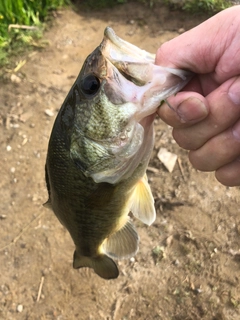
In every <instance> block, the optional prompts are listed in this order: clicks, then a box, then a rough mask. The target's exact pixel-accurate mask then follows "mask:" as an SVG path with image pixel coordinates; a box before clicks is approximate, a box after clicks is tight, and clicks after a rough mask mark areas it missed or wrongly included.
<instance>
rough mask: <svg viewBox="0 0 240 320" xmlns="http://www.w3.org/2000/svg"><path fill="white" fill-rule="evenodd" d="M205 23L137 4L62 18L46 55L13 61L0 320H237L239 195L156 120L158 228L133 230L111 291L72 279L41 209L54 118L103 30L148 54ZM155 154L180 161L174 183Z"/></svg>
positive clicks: (84, 273)
mask: <svg viewBox="0 0 240 320" xmlns="http://www.w3.org/2000/svg"><path fill="white" fill-rule="evenodd" d="M205 19H207V17H206V16H201V17H199V16H198V17H195V16H192V15H191V16H190V15H187V14H184V13H182V12H181V13H180V12H177V11H169V9H167V8H165V7H164V6H161V7H155V8H154V10H150V9H149V8H147V7H146V6H143V5H141V4H136V3H134V4H133V3H130V4H124V5H121V6H117V7H115V8H113V9H109V10H104V11H101V12H85V11H83V10H79V11H77V12H76V11H75V12H74V11H72V10H63V11H61V12H59V13H58V14H57V17H56V19H55V20H54V22H53V26H52V27H51V28H49V30H48V31H47V32H46V34H45V38H46V39H47V41H49V45H48V46H46V47H45V48H44V49H43V50H41V51H39V50H37V51H34V52H31V53H30V54H28V55H27V56H26V57H19V60H21V59H24V58H25V59H26V64H25V65H24V66H23V67H22V68H21V69H20V70H19V71H18V72H17V73H12V74H11V80H4V81H3V80H0V81H1V82H0V101H1V103H0V120H1V125H0V130H1V133H0V146H1V157H0V177H1V179H0V188H1V201H0V232H1V237H0V266H1V276H0V319H4V320H5V319H7V320H11V319H12V320H15V319H16V320H18V319H24V320H25V319H26V320H27V319H28V320H35V319H36V320H40V319H41V320H47V319H58V320H72V319H80V320H81V319H83V320H92V319H93V320H95V319H104V320H118V319H119V320H120V319H121V320H130V319H138V320H151V319H161V320H162V319H163V320H165V319H166V320H168V319H173V320H190V319H192V320H198V319H206V320H208V319H209V320H210V319H211V320H225V319H226V320H235V319H236V320H237V319H240V208H239V188H227V187H224V186H222V185H220V184H219V183H218V182H217V181H216V180H215V178H214V175H213V174H210V173H202V172H198V171H197V170H195V169H193V168H192V166H191V165H190V163H189V162H188V158H187V151H185V150H182V149H180V148H179V147H178V146H177V145H176V143H175V142H174V141H173V139H172V136H171V128H170V127H168V126H166V125H165V124H164V123H162V122H161V121H160V120H156V124H155V128H156V144H155V148H154V151H153V155H152V159H151V162H150V170H149V171H148V176H149V179H150V182H151V186H152V190H153V195H154V198H155V201H156V209H157V219H156V222H155V223H154V224H153V225H152V226H151V227H147V226H145V225H143V224H142V223H140V222H138V221H135V225H136V226H137V229H138V232H139V234H140V237H141V240H140V249H139V252H138V253H137V255H136V256H135V258H134V259H131V260H126V261H125V260H124V261H120V262H119V263H118V265H119V269H120V276H119V278H118V279H116V280H110V281H106V280H103V279H101V278H99V277H98V276H97V275H96V274H95V273H94V272H93V271H92V270H90V269H81V270H74V269H73V268H72V255H73V250H74V246H73V243H72V240H71V238H70V236H69V234H68V232H67V231H66V230H65V229H64V228H63V227H62V225H61V224H60V223H59V222H58V220H57V219H56V217H55V216H54V214H53V213H52V212H51V211H49V210H47V209H45V208H44V207H43V206H42V204H43V203H44V202H45V201H46V200H47V191H46V187H45V180H44V164H45V158H46V151H47V144H48V139H49V135H50V132H51V128H52V125H53V121H54V118H55V116H56V114H57V111H58V110H59V108H60V106H61V104H62V102H63V100H64V98H65V96H66V94H67V92H68V91H69V89H70V87H71V85H72V84H73V82H74V80H75V78H76V76H77V74H78V72H79V70H80V68H81V66H82V63H83V61H84V59H85V58H86V56H87V55H88V54H89V53H90V52H92V50H93V49H94V48H95V47H96V46H97V45H98V44H99V43H100V41H101V39H102V35H103V30H104V28H105V26H107V25H109V26H111V27H113V28H114V30H115V31H116V33H117V34H118V35H119V36H120V37H122V38H124V39H126V40H127V41H129V42H132V43H134V44H136V45H138V46H140V47H141V48H143V49H146V50H148V51H150V52H153V53H154V52H155V51H156V49H157V48H158V46H159V45H161V43H163V42H165V41H167V40H169V39H171V38H173V37H175V36H177V35H178V34H179V32H182V30H183V29H184V30H187V29H189V28H191V27H193V26H195V25H197V24H199V23H200V22H201V21H203V20H205ZM203 36H204V35H203ZM176 50H177V48H176ZM160 147H164V148H167V149H168V150H169V151H170V152H174V153H176V154H177V155H178V159H179V161H178V163H177V164H176V166H175V169H174V171H173V172H172V173H169V172H168V171H167V170H166V169H165V168H164V167H163V165H162V164H161V162H160V161H159V159H158V158H157V152H158V150H159V149H160Z"/></svg>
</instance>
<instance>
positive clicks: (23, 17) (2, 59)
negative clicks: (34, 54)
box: [0, 0, 70, 64]
mask: <svg viewBox="0 0 240 320" xmlns="http://www.w3.org/2000/svg"><path fill="white" fill-rule="evenodd" d="M69 3H70V0H38V1H36V0H0V64H3V63H6V60H7V56H8V55H11V54H12V53H13V52H14V51H18V50H20V49H22V45H24V47H26V46H32V45H36V40H37V39H39V37H40V36H41V33H42V22H43V21H44V20H45V19H46V17H47V15H48V13H49V11H51V10H54V9H57V8H58V7H61V6H63V5H65V4H69ZM32 27H36V28H35V29H34V28H32Z"/></svg>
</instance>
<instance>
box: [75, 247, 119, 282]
mask: <svg viewBox="0 0 240 320" xmlns="http://www.w3.org/2000/svg"><path fill="white" fill-rule="evenodd" d="M83 267H88V268H92V269H94V271H95V272H96V274H98V275H99V276H100V277H101V278H103V279H108V280H109V279H116V278H117V277H118V275H119V271H118V267H117V265H116V263H115V262H114V261H113V260H112V259H111V258H109V257H107V256H106V255H105V254H101V255H99V256H98V257H96V258H92V257H85V256H80V255H79V254H78V253H77V251H75V252H74V255H73V268H74V269H78V268H83Z"/></svg>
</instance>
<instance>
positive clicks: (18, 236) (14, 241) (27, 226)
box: [0, 212, 45, 251]
mask: <svg viewBox="0 0 240 320" xmlns="http://www.w3.org/2000/svg"><path fill="white" fill-rule="evenodd" d="M44 213H45V212H41V213H40V214H39V215H38V216H37V217H36V218H34V219H33V220H32V221H30V222H29V223H28V224H27V225H26V226H25V227H24V228H23V229H22V230H21V231H20V232H19V234H18V235H17V236H16V237H15V238H14V239H13V240H12V241H11V242H10V243H8V244H6V245H5V246H4V247H2V248H0V251H2V250H4V249H6V248H7V247H10V246H11V245H13V244H14V243H16V242H17V241H18V239H19V238H20V237H21V235H22V234H23V233H24V232H25V231H26V230H27V229H28V228H29V227H30V225H31V224H32V223H33V222H34V221H36V220H37V219H39V218H40V217H41V216H42V215H43V214H44Z"/></svg>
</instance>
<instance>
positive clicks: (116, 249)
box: [102, 220, 139, 259]
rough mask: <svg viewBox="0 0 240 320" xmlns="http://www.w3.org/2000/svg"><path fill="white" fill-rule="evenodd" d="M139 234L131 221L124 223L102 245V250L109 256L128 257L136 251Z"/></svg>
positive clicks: (116, 257)
mask: <svg viewBox="0 0 240 320" xmlns="http://www.w3.org/2000/svg"><path fill="white" fill-rule="evenodd" d="M138 243H139V236H138V234H137V231H136V230H135V228H134V226H133V225H132V223H131V222H130V221H129V220H127V222H126V224H125V225H124V226H123V227H122V228H121V229H120V230H118V231H117V232H115V233H113V234H112V235H111V236H110V237H109V238H107V239H106V240H105V242H104V243H103V245H102V248H103V250H104V252H105V253H106V254H107V255H108V256H109V257H111V258H114V259H124V258H130V257H132V256H134V255H135V254H136V252H137V251H138Z"/></svg>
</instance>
